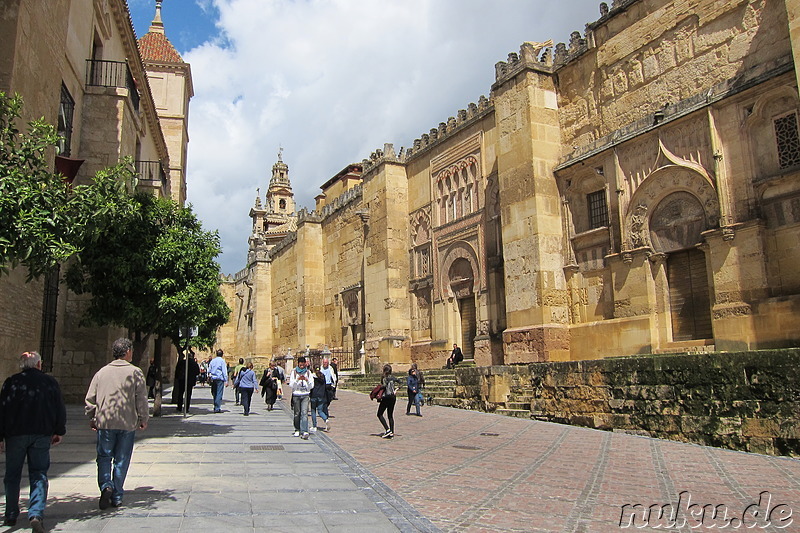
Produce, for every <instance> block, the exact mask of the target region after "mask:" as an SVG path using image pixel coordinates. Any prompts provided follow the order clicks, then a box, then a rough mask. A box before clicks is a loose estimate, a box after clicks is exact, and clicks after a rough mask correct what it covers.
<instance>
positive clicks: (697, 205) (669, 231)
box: [627, 165, 719, 341]
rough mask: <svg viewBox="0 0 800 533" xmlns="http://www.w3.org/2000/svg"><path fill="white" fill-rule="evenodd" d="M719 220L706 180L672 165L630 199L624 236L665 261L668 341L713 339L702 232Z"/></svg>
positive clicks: (715, 202) (654, 174) (650, 180)
mask: <svg viewBox="0 0 800 533" xmlns="http://www.w3.org/2000/svg"><path fill="white" fill-rule="evenodd" d="M718 220H719V204H718V201H717V196H716V193H715V190H714V187H713V185H712V182H711V180H710V179H709V177H708V176H705V175H703V174H702V173H700V172H697V171H696V170H695V169H690V168H686V167H682V166H680V165H671V166H667V167H664V168H662V169H659V170H657V171H655V172H653V173H652V174H651V175H650V176H649V177H648V178H647V179H646V180H645V181H644V182H642V185H641V187H640V188H639V190H637V191H636V193H635V194H634V198H633V201H632V202H631V206H630V208H629V211H628V217H627V230H628V238H629V243H630V245H632V247H649V248H651V249H652V250H653V251H655V252H657V253H660V254H664V255H666V258H667V259H666V276H667V287H668V290H669V294H668V299H669V308H670V320H671V325H672V340H673V341H686V340H698V339H709V338H712V337H713V332H712V324H711V296H710V285H709V276H708V268H707V266H706V257H705V254H704V253H703V252H702V251H701V250H700V249H699V248H698V246H697V245H698V244H700V243H701V242H702V232H703V231H706V230H708V229H710V228H712V227H713V226H714V225H715V224H716V223H717V221H718Z"/></svg>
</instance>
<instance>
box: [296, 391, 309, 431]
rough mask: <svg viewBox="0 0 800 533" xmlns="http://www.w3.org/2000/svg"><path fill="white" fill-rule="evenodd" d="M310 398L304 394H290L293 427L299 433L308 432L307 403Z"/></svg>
mask: <svg viewBox="0 0 800 533" xmlns="http://www.w3.org/2000/svg"><path fill="white" fill-rule="evenodd" d="M310 402H311V398H309V397H308V395H307V394H306V395H305V396H292V410H293V411H294V429H295V431H299V432H301V433H308V404H309V403H310Z"/></svg>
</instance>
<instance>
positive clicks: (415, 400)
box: [406, 368, 422, 416]
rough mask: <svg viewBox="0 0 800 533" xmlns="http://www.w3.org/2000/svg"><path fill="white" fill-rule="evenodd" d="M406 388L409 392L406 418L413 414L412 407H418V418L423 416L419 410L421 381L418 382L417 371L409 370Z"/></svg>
mask: <svg viewBox="0 0 800 533" xmlns="http://www.w3.org/2000/svg"><path fill="white" fill-rule="evenodd" d="M406 388H407V392H408V405H406V416H407V415H410V414H411V406H412V405H413V406H414V407H416V409H417V412H416V415H417V416H422V413H420V410H419V397H418V395H417V393H418V392H419V380H417V371H416V370H415V369H413V368H409V369H408V377H406Z"/></svg>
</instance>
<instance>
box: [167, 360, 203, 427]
mask: <svg viewBox="0 0 800 533" xmlns="http://www.w3.org/2000/svg"><path fill="white" fill-rule="evenodd" d="M186 366H187V365H186V359H184V357H183V354H181V355H180V357H179V359H178V364H177V365H175V384H174V385H173V389H174V390H175V394H174V397H175V403H176V404H178V411H183V400H184V398H185V399H186V412H187V413H188V412H189V408H190V407H191V406H192V391H194V386H195V385H197V376H199V375H200V365H198V364H197V361H196V360H195V358H194V352H193V351H191V350H190V351H189V365H188V366H189V381H188V382H187V381H186V375H185V374H184V371H185V370H186ZM184 387H186V389H185V390H184Z"/></svg>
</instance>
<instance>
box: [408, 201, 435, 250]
mask: <svg viewBox="0 0 800 533" xmlns="http://www.w3.org/2000/svg"><path fill="white" fill-rule="evenodd" d="M410 228H411V242H412V243H413V244H414V246H419V245H421V244H425V243H426V242H428V241H430V240H431V214H430V208H426V209H420V210H419V211H417V212H415V213H413V214H412V215H411V224H410Z"/></svg>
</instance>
